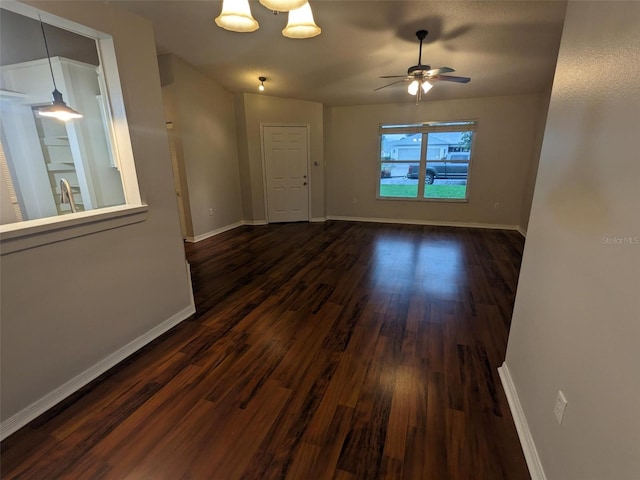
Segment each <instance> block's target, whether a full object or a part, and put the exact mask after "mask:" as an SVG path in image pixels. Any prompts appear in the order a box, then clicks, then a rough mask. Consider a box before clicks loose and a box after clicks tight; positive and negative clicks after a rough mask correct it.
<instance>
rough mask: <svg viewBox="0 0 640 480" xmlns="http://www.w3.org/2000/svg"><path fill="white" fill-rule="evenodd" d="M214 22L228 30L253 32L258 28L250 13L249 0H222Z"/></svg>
mask: <svg viewBox="0 0 640 480" xmlns="http://www.w3.org/2000/svg"><path fill="white" fill-rule="evenodd" d="M215 22H216V25H218V26H219V27H220V28H224V29H225V30H229V31H230V32H241V33H244V32H253V31H255V30H257V29H258V28H260V25H259V24H258V22H257V21H256V19H255V18H253V16H252V15H251V8H250V7H249V0H223V2H222V12H221V13H220V15H219V16H218V17H217V18H216V20H215Z"/></svg>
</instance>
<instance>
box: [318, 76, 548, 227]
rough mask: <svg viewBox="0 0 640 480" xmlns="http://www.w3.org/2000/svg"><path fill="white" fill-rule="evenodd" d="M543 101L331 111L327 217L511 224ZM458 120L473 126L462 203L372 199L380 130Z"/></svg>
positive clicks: (516, 217)
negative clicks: (466, 192) (474, 123)
mask: <svg viewBox="0 0 640 480" xmlns="http://www.w3.org/2000/svg"><path fill="white" fill-rule="evenodd" d="M436 88H437V87H436ZM544 103H545V97H544V95H543V94H532V95H519V96H510V97H491V98H477V99H464V100H448V101H435V102H429V101H427V102H423V103H421V104H420V105H419V106H416V105H415V104H413V103H411V102H407V103H406V104H393V105H367V106H355V107H335V108H332V109H331V131H330V135H331V136H330V139H331V140H330V147H329V151H328V152H327V156H326V158H327V209H328V214H329V216H339V217H359V218H382V219H395V220H399V221H403V220H414V221H441V222H460V223H486V224H496V225H509V226H519V225H520V223H521V217H522V215H521V212H522V205H523V202H524V201H525V199H524V192H525V189H526V185H527V182H528V174H529V172H530V170H531V163H532V162H534V161H535V160H536V157H535V155H534V152H535V150H536V147H537V146H538V145H539V143H540V141H541V136H540V135H539V136H538V137H540V138H536V133H535V132H536V124H537V123H538V122H539V119H540V117H541V115H543V113H544V112H543V111H542V110H543V109H542V106H543V105H544ZM464 119H469V120H471V119H475V120H478V122H479V123H478V131H477V136H476V140H475V144H474V152H473V165H472V167H471V173H470V178H469V202H468V203H443V202H419V201H406V200H397V199H394V200H378V199H376V182H378V181H379V176H380V170H379V163H378V161H377V158H378V155H379V146H378V144H379V135H378V127H379V125H380V124H404V123H411V122H416V123H417V122H424V121H447V120H464ZM536 142H537V144H536ZM496 202H499V203H500V208H498V209H495V208H494V204H495V203H496Z"/></svg>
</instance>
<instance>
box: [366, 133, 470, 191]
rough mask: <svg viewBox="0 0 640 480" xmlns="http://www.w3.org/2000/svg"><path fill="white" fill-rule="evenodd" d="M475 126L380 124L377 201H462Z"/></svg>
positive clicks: (466, 184) (465, 189) (466, 182)
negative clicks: (398, 199) (387, 199)
mask: <svg viewBox="0 0 640 480" xmlns="http://www.w3.org/2000/svg"><path fill="white" fill-rule="evenodd" d="M476 125H477V124H476V122H467V121H465V122H447V123H423V124H418V125H381V126H380V159H379V162H380V180H379V183H378V198H407V199H409V198H413V199H424V200H447V201H464V200H466V199H467V198H468V189H467V187H468V175H469V170H470V167H471V154H472V145H473V138H474V133H475V130H476Z"/></svg>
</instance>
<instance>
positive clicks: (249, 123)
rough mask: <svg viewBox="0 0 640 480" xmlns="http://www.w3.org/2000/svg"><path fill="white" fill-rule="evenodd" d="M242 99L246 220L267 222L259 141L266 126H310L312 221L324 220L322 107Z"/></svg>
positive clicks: (267, 98)
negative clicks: (263, 125) (261, 129)
mask: <svg viewBox="0 0 640 480" xmlns="http://www.w3.org/2000/svg"><path fill="white" fill-rule="evenodd" d="M241 97H242V98H240V99H236V107H237V109H238V110H237V116H238V125H239V126H240V129H241V130H242V131H241V132H239V133H238V138H239V139H241V140H242V141H244V140H246V150H244V148H242V149H241V150H240V152H239V153H240V171H241V172H242V176H243V180H242V185H243V187H242V201H243V204H244V205H245V217H244V219H245V220H248V221H250V222H251V221H254V222H259V221H264V220H265V219H266V209H265V204H264V184H263V175H264V174H263V171H262V143H261V138H260V124H264V123H271V124H276V123H278V124H282V125H286V124H299V125H309V127H310V137H309V138H310V144H309V150H310V155H311V158H310V161H311V167H310V170H309V185H310V187H311V218H324V217H325V207H324V203H325V201H324V192H325V186H324V182H325V173H324V152H323V148H324V141H323V138H324V134H323V122H322V104H320V103H316V102H306V101H302V100H291V99H287V98H277V97H271V96H269V95H263V94H252V93H245V94H242V95H241ZM316 163H317V165H316ZM247 176H248V178H247ZM247 205H250V208H247V207H246V206H247Z"/></svg>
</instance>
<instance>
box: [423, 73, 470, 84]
mask: <svg viewBox="0 0 640 480" xmlns="http://www.w3.org/2000/svg"><path fill="white" fill-rule="evenodd" d="M429 79H430V80H445V81H447V82H458V83H469V82H470V81H471V79H470V78H469V77H455V76H453V75H434V76H433V77H429Z"/></svg>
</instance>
